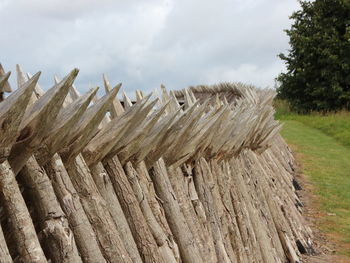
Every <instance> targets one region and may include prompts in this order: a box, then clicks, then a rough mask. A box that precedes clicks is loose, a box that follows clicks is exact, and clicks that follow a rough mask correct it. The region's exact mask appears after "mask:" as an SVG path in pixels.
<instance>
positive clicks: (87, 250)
mask: <svg viewBox="0 0 350 263" xmlns="http://www.w3.org/2000/svg"><path fill="white" fill-rule="evenodd" d="M44 168H45V170H46V172H47V175H48V176H49V177H50V179H51V182H52V186H53V188H54V191H55V194H56V196H57V199H58V201H59V202H60V205H61V207H62V209H63V211H64V212H65V214H66V215H67V219H68V222H69V225H70V227H71V229H72V231H73V233H74V238H75V241H76V243H77V247H78V250H79V252H80V255H81V258H82V260H83V262H84V263H96V262H101V263H106V262H107V261H106V260H105V259H104V257H103V255H102V252H101V250H100V247H99V242H98V239H97V237H96V234H95V232H94V229H93V228H92V226H91V224H90V222H89V219H88V217H87V215H86V214H85V211H84V209H83V206H82V204H81V201H80V198H79V195H78V193H77V191H76V190H75V188H74V186H73V184H72V181H71V179H70V177H69V175H68V173H67V171H66V168H65V166H64V164H63V162H62V160H61V158H60V157H59V155H58V154H55V155H54V156H53V158H52V159H51V160H50V161H49V162H47V163H46V164H45V165H44ZM78 189H79V188H78Z"/></svg>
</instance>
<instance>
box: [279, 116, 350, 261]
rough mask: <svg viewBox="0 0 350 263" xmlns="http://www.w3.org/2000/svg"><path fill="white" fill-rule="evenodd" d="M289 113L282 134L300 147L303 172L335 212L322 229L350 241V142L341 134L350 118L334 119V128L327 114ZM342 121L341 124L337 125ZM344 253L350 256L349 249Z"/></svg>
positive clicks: (327, 208) (322, 206)
mask: <svg viewBox="0 0 350 263" xmlns="http://www.w3.org/2000/svg"><path fill="white" fill-rule="evenodd" d="M288 116H289V117H291V118H284V120H283V121H282V123H283V124H284V127H283V129H282V136H283V137H284V138H285V139H286V141H287V142H288V143H289V144H291V145H293V146H295V147H296V149H294V150H296V151H297V152H298V153H299V155H298V156H299V162H301V163H302V166H303V173H304V174H305V175H306V177H307V179H308V181H309V182H311V184H312V185H313V188H314V189H315V194H316V195H317V196H318V197H319V201H320V209H321V210H322V211H324V212H326V213H331V214H335V216H331V215H330V216H326V218H324V219H322V222H321V228H322V229H323V230H324V231H326V232H329V233H336V234H337V236H339V237H340V239H341V241H343V242H345V243H349V244H350V148H349V147H346V146H345V145H348V144H347V143H348V142H349V141H346V140H345V141H344V138H339V137H338V136H340V134H341V132H340V131H341V130H342V129H345V128H344V127H347V126H346V125H348V124H349V123H350V121H349V120H344V123H345V124H344V123H343V120H334V122H333V125H335V127H334V126H331V124H329V123H328V120H332V117H331V116H329V117H328V118H329V119H328V118H327V119H324V118H323V116H308V117H306V116H293V115H291V114H289V115H288ZM335 119H336V118H335ZM338 123H340V125H339V126H340V127H337V125H338ZM310 126H313V127H315V128H312V127H310ZM325 126H326V127H327V128H324V127H325ZM331 127H333V128H331ZM316 128H317V129H316ZM332 129H333V131H332ZM326 133H327V134H329V135H327V134H326ZM345 133H346V134H348V133H350V131H346V132H345ZM332 136H334V138H332ZM343 141H344V145H343V144H342V143H343ZM341 253H342V254H347V255H348V256H350V252H349V251H341Z"/></svg>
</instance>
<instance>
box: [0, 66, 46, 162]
mask: <svg viewBox="0 0 350 263" xmlns="http://www.w3.org/2000/svg"><path fill="white" fill-rule="evenodd" d="M39 76H40V72H38V73H37V74H35V75H34V77H33V78H31V79H30V80H28V81H27V82H26V83H25V85H24V86H23V88H22V89H17V90H16V91H15V92H13V93H12V94H11V95H10V96H9V97H8V98H7V99H6V100H5V101H4V102H2V103H1V104H0V127H1V133H0V162H2V161H4V160H5V159H7V157H8V156H9V154H10V149H11V147H12V145H13V143H14V142H15V141H16V138H17V136H18V134H19V126H20V123H21V121H22V118H23V116H24V113H25V110H26V108H27V105H28V103H29V99H30V96H31V94H32V93H33V90H34V87H35V83H36V82H37V81H38V79H39Z"/></svg>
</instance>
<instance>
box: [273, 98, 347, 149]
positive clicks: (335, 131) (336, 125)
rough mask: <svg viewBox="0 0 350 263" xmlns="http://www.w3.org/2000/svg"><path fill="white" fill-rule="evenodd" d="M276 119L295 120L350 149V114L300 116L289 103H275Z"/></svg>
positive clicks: (345, 112)
mask: <svg viewBox="0 0 350 263" xmlns="http://www.w3.org/2000/svg"><path fill="white" fill-rule="evenodd" d="M275 108H276V115H275V117H276V119H279V120H295V121H299V122H301V123H303V124H305V125H306V126H309V127H312V128H316V129H318V130H320V131H322V132H324V133H325V134H327V135H329V136H331V137H333V138H334V139H336V140H337V141H338V142H340V143H341V144H343V145H344V146H346V147H350V112H348V111H341V112H337V113H328V114H325V115H323V114H320V113H311V114H308V115H299V114H296V113H293V112H292V111H291V110H290V107H289V105H288V102H286V101H282V100H276V101H275Z"/></svg>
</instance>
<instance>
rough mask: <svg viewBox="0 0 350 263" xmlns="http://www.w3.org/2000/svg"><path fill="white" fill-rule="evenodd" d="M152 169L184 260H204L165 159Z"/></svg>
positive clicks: (157, 189) (157, 188)
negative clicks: (175, 190)
mask: <svg viewBox="0 0 350 263" xmlns="http://www.w3.org/2000/svg"><path fill="white" fill-rule="evenodd" d="M150 171H151V172H150V176H151V179H152V181H153V183H154V186H155V189H156V192H157V194H158V196H159V197H160V198H161V200H162V201H163V202H164V203H163V207H164V211H165V214H166V217H167V221H168V223H169V226H170V228H171V231H172V233H173V234H174V237H175V240H176V242H177V244H178V246H179V249H180V254H181V258H182V260H183V261H184V262H186V263H187V262H188V263H190V262H191V263H196V262H198V263H199V262H203V258H202V257H201V254H200V251H199V249H198V247H197V245H196V244H195V242H194V240H193V236H192V234H191V231H190V229H189V227H188V225H187V223H186V220H185V218H184V216H183V214H182V212H181V209H180V206H179V203H178V202H177V198H176V195H175V193H174V190H173V188H172V186H171V183H170V181H169V177H168V172H167V169H166V166H165V163H164V161H163V160H162V159H160V160H159V161H157V162H156V163H155V164H154V165H153V167H152V168H151V170H150Z"/></svg>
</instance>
